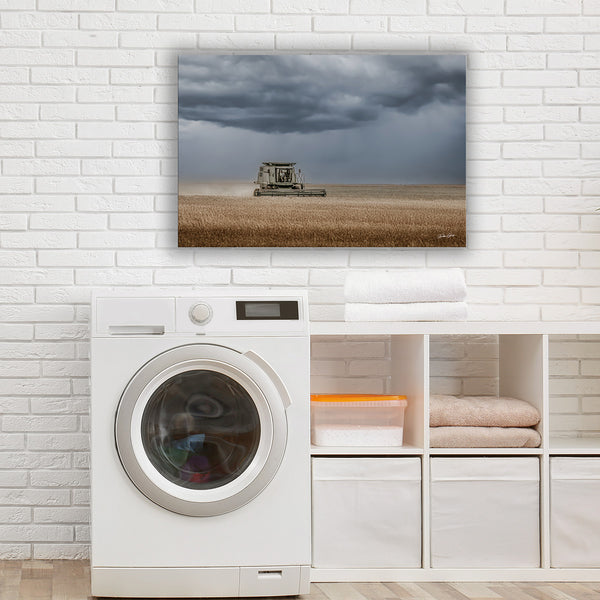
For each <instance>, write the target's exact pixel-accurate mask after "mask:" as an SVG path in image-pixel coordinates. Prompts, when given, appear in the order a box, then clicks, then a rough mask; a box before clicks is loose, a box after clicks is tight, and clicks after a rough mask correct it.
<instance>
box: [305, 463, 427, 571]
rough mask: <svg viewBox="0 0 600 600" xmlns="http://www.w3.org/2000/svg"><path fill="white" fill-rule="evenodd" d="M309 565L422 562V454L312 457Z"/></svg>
mask: <svg viewBox="0 0 600 600" xmlns="http://www.w3.org/2000/svg"><path fill="white" fill-rule="evenodd" d="M312 479H313V485H312V507H313V536H312V548H313V550H312V551H313V566H314V567H315V568H323V569H326V568H342V569H343V568H346V569H348V568H388V567H390V568H407V567H417V568H418V567H420V566H421V459H419V458H408V457H406V458H405V457H402V458H395V457H385V458H379V457H377V458H362V457H361V458H357V457H352V458H347V457H337V456H336V457H335V458H325V457H315V458H313V459H312Z"/></svg>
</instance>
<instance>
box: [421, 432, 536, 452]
mask: <svg viewBox="0 0 600 600" xmlns="http://www.w3.org/2000/svg"><path fill="white" fill-rule="evenodd" d="M541 442H542V438H541V437H540V434H539V433H538V432H537V431H536V430H535V429H531V428H529V427H430V428H429V446H430V447H431V448H537V447H538V446H539V445H540V444H541Z"/></svg>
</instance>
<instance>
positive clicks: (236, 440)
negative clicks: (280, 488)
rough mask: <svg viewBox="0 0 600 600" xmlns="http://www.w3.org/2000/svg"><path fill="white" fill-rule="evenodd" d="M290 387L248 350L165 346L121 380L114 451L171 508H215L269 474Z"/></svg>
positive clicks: (247, 495)
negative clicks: (124, 382) (127, 379)
mask: <svg viewBox="0 0 600 600" xmlns="http://www.w3.org/2000/svg"><path fill="white" fill-rule="evenodd" d="M287 406H289V397H288V395H287V392H286V390H285V386H284V385H283V383H282V382H281V380H280V379H279V378H278V377H277V375H276V374H275V372H274V371H273V370H272V369H271V368H270V367H269V365H268V364H267V363H266V362H264V361H263V360H262V359H261V358H260V357H259V356H257V355H256V354H254V353H252V352H248V353H245V354H242V353H240V352H237V351H236V350H233V349H231V348H226V347H223V346H217V345H212V344H191V345H186V346H180V347H177V348H173V349H171V350H168V351H166V352H164V353H162V354H160V355H158V356H156V357H155V358H153V359H152V360H150V361H149V362H148V363H146V364H145V365H144V366H143V367H142V368H141V369H140V370H139V371H138V372H137V373H136V374H135V375H134V377H133V378H132V379H131V381H130V382H129V384H128V385H127V387H126V389H125V391H124V392H123V395H122V396H121V400H120V403H119V407H118V410H117V414H116V420H115V437H116V445H117V451H118V453H119V457H120V459H121V462H122V464H123V467H124V469H125V471H126V472H127V474H128V476H129V478H130V479H131V481H132V482H133V483H134V484H135V486H136V487H137V488H138V489H139V490H140V491H141V492H142V493H143V494H144V495H145V496H147V497H148V498H149V499H150V500H152V501H153V502H155V503H156V504H158V505H160V506H162V507H164V508H166V509H168V510H171V511H173V512H176V513H180V514H184V515H192V516H210V515H219V514H223V513H227V512H230V511H232V510H235V509H237V508H239V507H241V506H243V505H244V504H246V503H247V502H249V501H250V500H252V499H253V498H254V497H255V496H257V495H258V494H260V492H261V491H262V490H263V489H264V488H265V487H266V486H267V485H268V484H269V482H270V481H271V480H272V478H273V476H274V475H275V473H276V472H277V469H278V468H279V465H280V463H281V460H282V458H283V454H284V452H285V447H286V441H287V418H286V413H285V409H286V408H287Z"/></svg>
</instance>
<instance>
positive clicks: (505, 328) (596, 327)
mask: <svg viewBox="0 0 600 600" xmlns="http://www.w3.org/2000/svg"><path fill="white" fill-rule="evenodd" d="M310 333H311V335H411V334H421V335H425V334H432V335H493V334H498V335H502V334H505V335H512V334H538V335H541V334H547V335H565V334H571V335H576V334H581V333H585V334H586V335H587V334H600V321H582V322H558V321H557V322H546V323H544V322H537V321H536V322H529V321H510V322H496V321H419V322H414V321H381V322H362V321H361V322H346V321H313V322H311V324H310Z"/></svg>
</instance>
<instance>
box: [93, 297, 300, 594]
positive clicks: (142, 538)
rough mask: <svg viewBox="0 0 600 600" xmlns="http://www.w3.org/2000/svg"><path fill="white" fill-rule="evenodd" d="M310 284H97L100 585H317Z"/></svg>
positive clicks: (179, 589) (167, 589) (96, 581)
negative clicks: (147, 290)
mask: <svg viewBox="0 0 600 600" xmlns="http://www.w3.org/2000/svg"><path fill="white" fill-rule="evenodd" d="M307 310H308V309H307V300H306V296H305V294H304V292H280V291H265V290H245V289H244V290H239V291H235V290H232V289H230V288H225V289H220V290H206V291H201V292H193V293H190V294H187V295H182V294H179V295H174V294H172V293H170V294H169V293H165V294H162V295H161V294H152V295H150V294H149V295H142V294H139V293H138V295H137V296H135V295H123V294H121V295H119V296H115V295H111V294H108V293H96V294H94V296H93V299H92V325H91V326H92V348H91V364H92V415H91V442H92V448H91V463H92V464H91V488H92V489H91V504H92V521H91V524H92V546H91V549H92V560H91V572H92V594H93V595H95V596H119V597H231V596H277V595H293V594H299V593H306V592H308V589H309V573H310V567H309V565H310V530H311V528H310V442H309V432H310V426H309V404H310V402H309V336H308V316H307Z"/></svg>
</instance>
